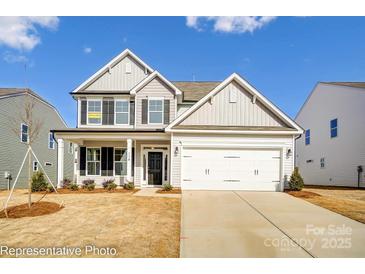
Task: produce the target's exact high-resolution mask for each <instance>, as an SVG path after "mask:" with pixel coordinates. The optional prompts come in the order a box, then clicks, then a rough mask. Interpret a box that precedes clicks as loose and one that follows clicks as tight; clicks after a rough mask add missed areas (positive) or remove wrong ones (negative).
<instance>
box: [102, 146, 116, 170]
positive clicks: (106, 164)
mask: <svg viewBox="0 0 365 274" xmlns="http://www.w3.org/2000/svg"><path fill="white" fill-rule="evenodd" d="M113 156H114V155H113V148H112V147H102V148H101V176H113V166H114V161H113V160H114V159H113Z"/></svg>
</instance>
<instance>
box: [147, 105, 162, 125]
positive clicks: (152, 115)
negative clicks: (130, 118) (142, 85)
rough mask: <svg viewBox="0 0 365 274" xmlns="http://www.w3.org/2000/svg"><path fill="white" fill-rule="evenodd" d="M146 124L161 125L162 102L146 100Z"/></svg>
mask: <svg viewBox="0 0 365 274" xmlns="http://www.w3.org/2000/svg"><path fill="white" fill-rule="evenodd" d="M148 123H149V124H162V123H163V100H162V99H150V100H148Z"/></svg>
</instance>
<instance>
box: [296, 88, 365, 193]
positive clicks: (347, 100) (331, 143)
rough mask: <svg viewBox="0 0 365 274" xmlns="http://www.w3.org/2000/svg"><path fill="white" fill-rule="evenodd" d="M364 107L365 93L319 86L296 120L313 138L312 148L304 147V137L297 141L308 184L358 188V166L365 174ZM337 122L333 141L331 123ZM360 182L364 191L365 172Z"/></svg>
mask: <svg viewBox="0 0 365 274" xmlns="http://www.w3.org/2000/svg"><path fill="white" fill-rule="evenodd" d="M364 106H365V89H362V88H353V87H346V86H337V85H329V84H324V83H323V84H321V83H320V84H318V85H317V87H316V88H315V90H314V91H313V93H312V95H311V96H310V98H309V99H308V101H307V102H306V104H305V105H304V106H303V108H302V110H301V112H300V113H299V115H298V116H297V118H296V119H295V121H296V122H297V123H298V124H299V125H301V126H302V127H303V128H304V129H305V130H307V129H310V134H311V137H310V145H305V138H304V136H305V134H303V135H302V137H301V138H300V139H298V140H297V141H296V150H297V151H296V155H297V159H296V160H297V161H296V165H297V166H298V167H299V169H300V172H301V175H302V176H303V179H304V182H305V183H306V184H311V185H334V186H351V187H357V184H358V182H357V181H358V174H357V166H359V165H362V166H363V169H364V170H365V141H364V140H365V126H364V125H365V107H364ZM335 118H337V119H338V120H337V121H338V130H337V131H338V136H337V137H335V138H331V136H330V121H331V120H332V119H335ZM321 158H325V167H324V168H321V166H320V159H321ZM309 160H312V162H307V161H309ZM360 179H361V182H360V186H362V187H365V171H364V172H363V173H362V176H361V178H360Z"/></svg>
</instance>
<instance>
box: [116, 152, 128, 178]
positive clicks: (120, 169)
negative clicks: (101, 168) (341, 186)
mask: <svg viewBox="0 0 365 274" xmlns="http://www.w3.org/2000/svg"><path fill="white" fill-rule="evenodd" d="M114 170H115V175H127V149H125V148H115V150H114Z"/></svg>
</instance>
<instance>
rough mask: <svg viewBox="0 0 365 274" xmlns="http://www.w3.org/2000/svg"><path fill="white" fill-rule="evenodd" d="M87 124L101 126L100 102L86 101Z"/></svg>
mask: <svg viewBox="0 0 365 274" xmlns="http://www.w3.org/2000/svg"><path fill="white" fill-rule="evenodd" d="M87 122H88V124H93V125H100V124H101V100H88V101H87Z"/></svg>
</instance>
